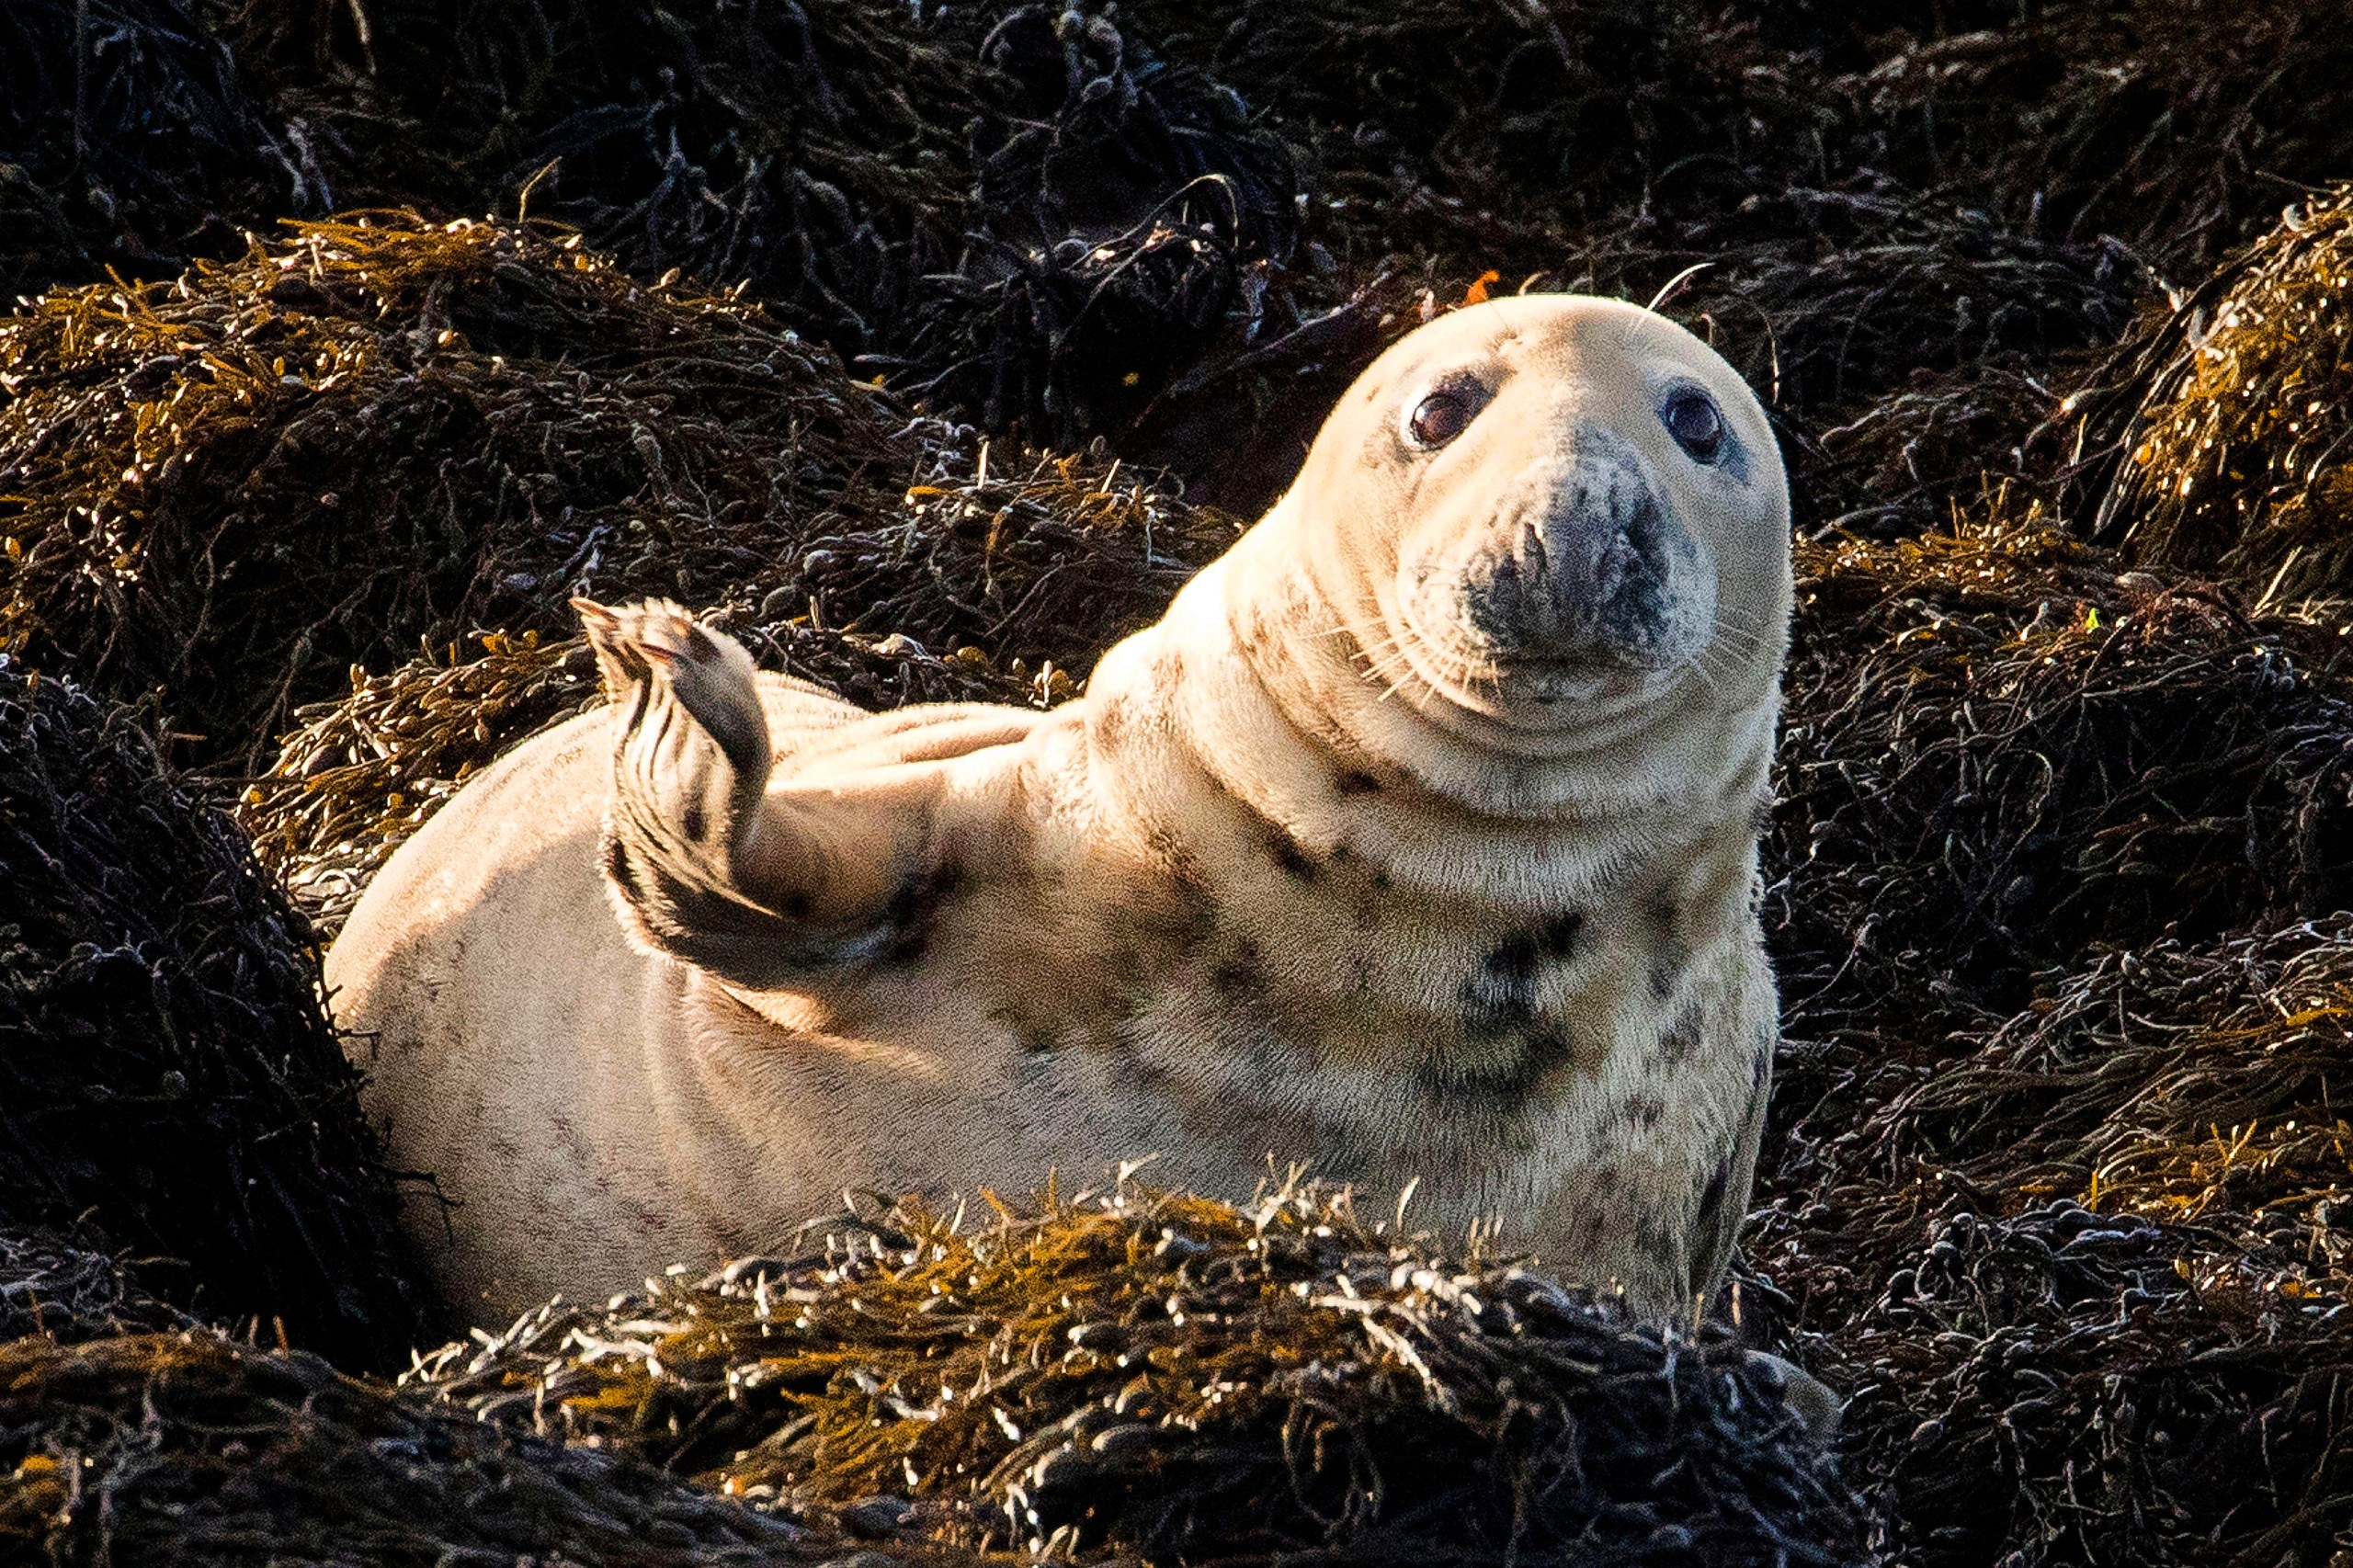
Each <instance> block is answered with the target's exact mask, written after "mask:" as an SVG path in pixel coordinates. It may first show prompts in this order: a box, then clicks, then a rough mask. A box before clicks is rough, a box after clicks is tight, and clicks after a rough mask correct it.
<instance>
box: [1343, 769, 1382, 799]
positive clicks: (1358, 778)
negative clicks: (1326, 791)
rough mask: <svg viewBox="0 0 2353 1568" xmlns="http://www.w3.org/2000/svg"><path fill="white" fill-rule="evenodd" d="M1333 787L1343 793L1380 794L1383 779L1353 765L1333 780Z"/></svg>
mask: <svg viewBox="0 0 2353 1568" xmlns="http://www.w3.org/2000/svg"><path fill="white" fill-rule="evenodd" d="M1332 788H1333V789H1334V790H1337V791H1338V792H1339V793H1341V794H1343V795H1378V794H1379V793H1381V780H1380V779H1378V778H1374V777H1373V776H1372V775H1371V774H1370V773H1362V772H1358V770H1357V769H1356V768H1353V767H1351V768H1349V769H1348V770H1347V772H1345V773H1343V774H1341V775H1340V776H1339V777H1338V778H1335V779H1333V780H1332Z"/></svg>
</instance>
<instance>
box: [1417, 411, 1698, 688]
mask: <svg viewBox="0 0 2353 1568" xmlns="http://www.w3.org/2000/svg"><path fill="white" fill-rule="evenodd" d="M1526 479H1527V482H1528V483H1526V484H1525V486H1524V488H1522V489H1521V490H1520V491H1519V492H1518V494H1516V495H1515V496H1513V497H1512V498H1511V499H1510V501H1509V502H1507V503H1506V506H1504V507H1503V508H1501V512H1502V516H1501V517H1500V518H1499V519H1498V521H1499V522H1500V524H1501V527H1500V528H1499V529H1498V530H1497V533H1496V534H1495V535H1490V536H1489V539H1488V540H1486V541H1484V542H1485V549H1484V551H1483V552H1482V555H1481V557H1480V558H1479V559H1477V560H1474V561H1473V562H1471V563H1470V569H1469V570H1468V571H1467V572H1466V574H1465V577H1464V582H1463V588H1464V605H1463V611H1464V615H1465V619H1467V620H1468V621H1469V623H1470V626H1471V629H1472V631H1473V632H1474V633H1475V634H1476V635H1477V637H1478V639H1479V641H1480V642H1483V643H1484V644H1485V645H1486V647H1487V648H1488V650H1489V651H1490V653H1491V655H1492V657H1493V658H1494V659H1495V663H1496V664H1497V665H1500V666H1502V667H1504V668H1505V669H1507V670H1508V669H1511V668H1514V667H1528V668H1531V669H1535V670H1544V669H1552V668H1561V667H1568V666H1575V667H1582V668H1585V669H1589V670H1594V671H1602V670H1608V669H1619V670H1631V671H1652V670H1664V669H1668V668H1671V667H1672V666H1674V665H1677V664H1678V663H1680V662H1681V661H1682V660H1683V659H1685V658H1687V657H1688V656H1689V654H1690V653H1692V652H1693V651H1694V650H1695V649H1696V648H1697V647H1698V646H1699V643H1700V642H1702V641H1704V639H1705V635H1706V632H1707V630H1708V628H1709V627H1710V626H1711V624H1712V623H1713V619H1714V610H1715V594H1714V574H1713V572H1712V571H1711V570H1710V569H1709V562H1707V560H1706V559H1705V556H1704V554H1703V552H1702V551H1701V550H1700V548H1699V544H1698V543H1697V542H1696V541H1695V540H1693V539H1692V537H1691V535H1690V533H1689V531H1688V529H1686V528H1684V527H1683V525H1682V523H1681V521H1680V520H1679V519H1678V518H1677V517H1676V515H1675V513H1674V510H1673V508H1672V507H1671V506H1669V505H1668V504H1667V502H1666V501H1665V500H1664V499H1663V498H1662V497H1661V495H1660V494H1659V492H1658V489H1657V487H1656V486H1655V485H1654V484H1653V483H1651V481H1650V479H1649V477H1648V476H1647V475H1646V474H1645V473H1644V472H1643V471H1642V469H1641V468H1640V467H1639V466H1638V465H1637V464H1636V463H1635V462H1632V461H1630V460H1626V459H1624V458H1621V457H1619V456H1617V455H1615V454H1610V453H1599V454H1583V455H1578V456H1575V457H1574V458H1572V459H1570V460H1567V461H1566V462H1564V463H1563V464H1560V465H1558V466H1556V467H1552V469H1551V470H1550V471H1549V472H1544V471H1540V472H1537V473H1534V474H1530V475H1528V476H1526Z"/></svg>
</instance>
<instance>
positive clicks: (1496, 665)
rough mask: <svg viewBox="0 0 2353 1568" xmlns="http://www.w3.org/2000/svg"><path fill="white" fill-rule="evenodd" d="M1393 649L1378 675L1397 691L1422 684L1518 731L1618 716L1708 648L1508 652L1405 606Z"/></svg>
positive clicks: (1431, 696) (1428, 698)
mask: <svg viewBox="0 0 2353 1568" xmlns="http://www.w3.org/2000/svg"><path fill="white" fill-rule="evenodd" d="M1385 641H1386V642H1387V643H1388V645H1389V646H1391V647H1392V648H1393V649H1394V650H1395V653H1394V654H1393V655H1392V657H1391V658H1390V659H1389V660H1387V661H1385V662H1382V663H1381V664H1379V665H1376V671H1375V673H1376V674H1378V675H1380V676H1381V678H1383V679H1385V680H1386V681H1387V683H1388V685H1389V687H1390V688H1391V689H1392V690H1393V691H1408V690H1410V689H1413V688H1418V692H1417V693H1416V695H1417V696H1418V697H1419V698H1420V701H1419V702H1417V706H1424V707H1427V706H1429V705H1430V704H1432V703H1436V704H1439V705H1442V706H1444V707H1446V708H1449V709H1452V710H1457V711H1460V712H1461V713H1465V714H1470V715H1473V716H1475V717H1477V718H1479V719H1483V720H1486V721H1490V722H1497V723H1501V724H1505V725H1506V726H1509V727H1511V728H1515V729H1542V730H1552V729H1574V728H1576V727H1578V726H1579V725H1581V724H1586V723H1590V722H1599V721H1603V720H1612V719H1618V718H1620V717H1622V716H1624V715H1625V714H1626V713H1627V712H1628V711H1629V710H1634V709H1639V708H1642V707H1644V706H1647V705H1649V704H1650V703H1653V702H1655V701H1657V700H1659V699H1662V698H1665V696H1666V695H1667V694H1668V693H1669V692H1670V691H1673V690H1674V689H1676V688H1677V687H1679V686H1680V685H1681V684H1682V679H1683V677H1684V676H1685V675H1686V674H1687V673H1688V671H1689V670H1690V669H1691V668H1692V667H1693V666H1694V665H1696V664H1697V662H1698V660H1699V655H1700V654H1701V653H1703V652H1704V647H1703V646H1693V647H1690V648H1688V649H1685V648H1680V647H1676V648H1669V649H1660V648H1657V647H1655V646H1654V647H1651V648H1645V649H1643V650H1641V651H1640V652H1639V653H1637V652H1636V651H1634V650H1629V649H1619V648H1591V649H1581V650H1578V651H1576V652H1574V653H1571V652H1563V651H1557V650H1551V649H1547V650H1544V651H1540V652H1537V651H1529V650H1525V649H1514V650H1504V649H1498V648H1496V647H1495V646H1494V645H1493V644H1492V643H1491V642H1487V641H1486V640H1485V639H1483V638H1481V637H1480V636H1478V635H1477V634H1476V633H1475V632H1474V631H1470V630H1469V629H1467V628H1448V629H1444V630H1440V629H1435V628H1426V627H1424V626H1421V625H1419V624H1417V623H1416V621H1415V617H1414V616H1413V615H1412V613H1411V611H1410V610H1408V609H1401V611H1400V612H1399V613H1398V614H1396V615H1395V616H1394V617H1393V618H1392V621H1391V631H1390V632H1389V634H1388V636H1387V638H1386V640H1385Z"/></svg>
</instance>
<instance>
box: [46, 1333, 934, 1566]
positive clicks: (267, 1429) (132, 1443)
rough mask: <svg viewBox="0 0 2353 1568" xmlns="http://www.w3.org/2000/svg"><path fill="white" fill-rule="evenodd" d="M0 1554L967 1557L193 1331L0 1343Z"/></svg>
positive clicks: (451, 1559)
mask: <svg viewBox="0 0 2353 1568" xmlns="http://www.w3.org/2000/svg"><path fill="white" fill-rule="evenodd" d="M853 1552H859V1553H860V1554H859V1555H857V1556H853V1555H852V1553H853ZM0 1556H5V1557H6V1558H7V1559H8V1560H9V1561H11V1562H45V1563H51V1564H57V1565H59V1568H81V1565H84V1564H88V1565H92V1568H97V1565H102V1564H109V1563H134V1562H136V1563H150V1562H152V1563H164V1562H169V1563H173V1564H185V1565H187V1568H259V1565H262V1564H288V1563H317V1564H321V1565H325V1564H345V1563H366V1564H368V1565H369V1568H448V1565H449V1564H453V1563H483V1564H488V1563H493V1562H495V1563H498V1564H501V1565H502V1568H503V1565H506V1564H512V1563H518V1562H546V1563H551V1564H553V1563H559V1562H561V1563H566V1564H576V1565H577V1568H800V1565H804V1564H806V1565H814V1564H818V1563H823V1562H858V1563H859V1564H860V1568H892V1564H895V1563H899V1562H922V1563H925V1564H929V1565H933V1568H948V1565H949V1564H952V1563H955V1562H960V1561H963V1562H969V1561H971V1560H970V1559H969V1558H962V1559H960V1558H959V1557H957V1556H956V1555H954V1554H951V1553H949V1552H947V1551H940V1550H938V1549H936V1548H935V1549H931V1550H928V1551H900V1550H893V1549H892V1548H891V1547H890V1546H889V1545H888V1544H887V1543H879V1542H878V1543H872V1544H867V1545H863V1546H862V1547H861V1543H860V1542H858V1540H855V1539H854V1538H851V1537H849V1536H848V1535H847V1532H846V1531H845V1530H844V1529H843V1528H842V1527H840V1526H839V1525H837V1524H835V1523H834V1522H833V1521H831V1520H824V1521H819V1522H816V1523H813V1524H808V1525H803V1524H796V1523H794V1522H792V1521H790V1520H786V1519H780V1518H775V1517H768V1516H767V1515H763V1514H760V1513H756V1512H754V1511H753V1510H751V1509H748V1508H745V1507H743V1506H740V1505H738V1504H736V1503H733V1502H731V1501H729V1500H728V1499H726V1498H724V1497H721V1496H718V1495H715V1494H711V1493H709V1492H704V1491H700V1490H699V1489H697V1488H695V1487H692V1486H688V1485H686V1484H683V1483H679V1482H676V1481H674V1480H672V1479H670V1478H668V1477H666V1476H663V1475H659V1474H657V1473H655V1472H654V1471H651V1470H648V1469H647V1468H645V1467H644V1466H642V1465H640V1464H635V1463H632V1462H631V1461H629V1460H625V1459H617V1458H615V1457H613V1456H611V1455H608V1454H600V1453H597V1452H594V1451H593V1450H589V1449H566V1448H562V1447H559V1446H557V1445H555V1444H551V1443H547V1442H542V1441H540V1439H538V1438H535V1437H529V1436H525V1435H522V1434H518V1433H516V1432H513V1431H510V1430H507V1429H506V1428H502V1427H498V1426H484V1425H481V1424H479V1423H476V1422H472V1421H467V1420H464V1419H462V1418H453V1417H451V1416H449V1415H437V1414H434V1413H432V1412H429V1411H420V1410H417V1409H415V1408H412V1407H411V1406H410V1405H408V1404H406V1403H403V1402H402V1401H401V1400H400V1399H399V1398H397V1397H396V1396H395V1395H393V1394H392V1392H391V1391H389V1390H387V1389H385V1388H383V1387H381V1385H377V1384H373V1383H368V1382H362V1381H357V1380H355V1379H352V1378H348V1377H345V1376H343V1375H341V1374H340V1373H338V1372H336V1371H335V1369H334V1368H332V1367H330V1366H329V1365H327V1363H326V1362H324V1361H323V1360H321V1359H319V1358H317V1357H314V1356H309V1355H304V1354H302V1353H301V1352H292V1353H288V1352H283V1351H264V1350H259V1349H256V1348H255V1347H253V1346H247V1345H240V1344H236V1343H233V1342H232V1341H229V1340H226V1339H223V1338H222V1337H220V1336H218V1335H213V1334H210V1333H209V1332H205V1331H193V1332H188V1333H183V1334H173V1335H135V1336H132V1337H129V1338H117V1339H107V1340H99V1341H94V1342H92V1343H89V1344H85V1345H77V1346H59V1345H56V1344H53V1343H51V1342H50V1341H48V1340H45V1339H39V1338H32V1339H20V1340H17V1341H16V1342H15V1343H14V1344H0Z"/></svg>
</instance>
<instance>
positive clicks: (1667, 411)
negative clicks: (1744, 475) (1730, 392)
mask: <svg viewBox="0 0 2353 1568" xmlns="http://www.w3.org/2000/svg"><path fill="white" fill-rule="evenodd" d="M1658 416H1659V418H1660V419H1661V420H1662V421H1663V422H1664V423H1665V426H1666V433H1667V434H1668V435H1670V436H1672V437H1675V444H1676V445H1677V446H1678V447H1680V448H1682V449H1684V450H1685V451H1687V452H1688V453H1690V454H1691V459H1692V460H1693V461H1695V462H1703V463H1711V462H1713V461H1715V460H1716V454H1717V453H1718V452H1720V451H1722V450H1723V446H1724V416H1723V415H1721V414H1718V413H1717V412H1716V404H1715V400H1714V399H1712V398H1711V397H1709V396H1708V394H1707V393H1706V392H1690V391H1688V390H1687V391H1684V392H1677V393H1676V394H1675V395H1674V396H1673V397H1670V398H1668V399H1667V400H1666V406H1665V408H1662V409H1660V410H1659V412H1658Z"/></svg>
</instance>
